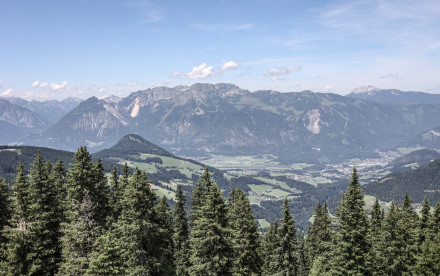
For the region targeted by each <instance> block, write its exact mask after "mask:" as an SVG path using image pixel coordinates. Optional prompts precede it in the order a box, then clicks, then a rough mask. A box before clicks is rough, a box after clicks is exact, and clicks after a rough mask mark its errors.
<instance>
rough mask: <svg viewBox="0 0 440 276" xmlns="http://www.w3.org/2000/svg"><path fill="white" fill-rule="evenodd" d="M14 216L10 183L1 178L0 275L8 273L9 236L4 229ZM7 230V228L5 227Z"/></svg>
mask: <svg viewBox="0 0 440 276" xmlns="http://www.w3.org/2000/svg"><path fill="white" fill-rule="evenodd" d="M11 216H12V201H11V195H10V191H9V187H8V184H6V182H5V181H4V180H3V179H2V178H0V275H4V274H6V270H7V267H6V257H7V247H6V244H7V241H8V239H7V237H6V235H5V233H3V229H5V228H6V227H9V222H10V220H11ZM5 230H6V229H5Z"/></svg>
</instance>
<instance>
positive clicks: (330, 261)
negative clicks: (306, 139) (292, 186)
mask: <svg viewBox="0 0 440 276" xmlns="http://www.w3.org/2000/svg"><path fill="white" fill-rule="evenodd" d="M211 176H212V174H211V173H210V172H209V170H208V168H207V167H206V169H205V171H204V173H203V174H202V176H201V177H200V178H199V179H198V181H197V182H196V183H194V188H193V191H192V194H191V195H185V194H184V193H183V190H182V189H181V187H179V188H178V192H177V194H176V198H175V200H174V203H173V208H170V206H169V205H168V204H169V203H168V202H167V201H166V199H165V198H158V196H157V195H156V194H155V193H154V191H152V189H151V187H150V182H149V180H148V176H147V174H146V172H145V171H142V170H140V169H135V170H132V169H129V167H128V166H127V164H126V165H125V166H124V167H123V169H122V170H118V169H117V168H116V167H115V168H114V169H113V171H112V173H111V175H110V176H109V177H107V176H106V174H105V171H104V168H103V165H102V163H101V161H100V160H98V161H97V162H92V158H91V155H90V154H89V152H88V151H87V149H86V148H85V147H81V148H80V149H78V151H77V152H76V154H75V155H74V158H73V163H72V164H70V169H68V170H67V169H66V164H63V162H62V161H61V160H60V161H59V162H57V163H56V164H51V163H50V162H49V161H46V160H44V159H43V158H42V157H41V155H40V154H38V155H37V156H36V158H35V160H34V162H33V164H32V167H31V169H30V170H29V171H26V170H25V168H24V166H23V165H22V164H20V165H19V167H18V169H17V174H16V178H15V181H14V184H13V185H12V187H9V186H8V185H7V184H6V182H5V181H3V180H0V210H1V213H0V229H2V231H1V232H0V275H183V276H185V275H200V276H206V275H440V203H437V204H436V205H435V208H432V207H431V206H430V203H429V202H428V200H427V198H425V201H424V203H423V206H422V208H421V211H420V212H416V210H415V209H414V208H413V206H412V204H411V199H410V195H408V194H406V195H405V198H404V200H403V204H401V205H398V204H395V203H391V205H390V206H389V208H388V209H387V210H386V211H384V209H383V208H382V207H381V206H380V205H379V201H378V200H377V199H376V202H375V204H374V205H373V208H372V210H371V211H368V212H367V211H365V208H364V207H365V206H364V204H365V203H364V200H363V194H362V190H361V188H360V186H359V178H358V175H357V172H356V169H355V168H354V169H353V173H352V176H351V179H350V180H347V181H349V186H348V188H347V190H346V191H345V192H344V193H343V194H342V197H341V200H340V202H339V205H338V208H337V212H336V213H335V214H330V213H329V211H328V208H327V205H326V203H322V204H321V203H319V204H318V205H317V206H316V209H315V213H314V216H313V222H312V224H311V225H310V226H309V228H308V230H307V231H305V232H302V231H299V230H298V229H297V228H296V226H295V220H294V218H293V216H292V214H291V209H290V208H291V202H290V201H289V200H287V198H286V199H285V200H284V203H283V208H282V212H281V213H280V214H279V219H278V220H275V221H272V222H271V224H270V227H269V228H268V230H267V231H266V232H265V233H261V232H259V231H258V227H257V221H256V219H255V217H254V215H253V213H252V209H251V205H250V201H249V200H248V198H247V196H246V194H245V193H244V192H243V191H242V190H241V189H240V188H233V189H232V190H231V192H230V193H229V195H227V197H226V198H225V197H224V195H223V194H222V191H221V190H220V189H219V188H218V186H217V185H216V183H215V181H214V180H213V179H212V177H211ZM187 199H188V200H187Z"/></svg>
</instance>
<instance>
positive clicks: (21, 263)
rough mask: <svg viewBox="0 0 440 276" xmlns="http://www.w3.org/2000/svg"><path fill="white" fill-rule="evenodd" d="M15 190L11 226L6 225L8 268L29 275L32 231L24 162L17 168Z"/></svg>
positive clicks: (16, 272) (12, 273) (17, 273)
mask: <svg viewBox="0 0 440 276" xmlns="http://www.w3.org/2000/svg"><path fill="white" fill-rule="evenodd" d="M12 190H13V214H12V219H11V223H10V227H6V229H5V235H6V237H7V238H8V244H7V247H8V251H7V264H6V266H7V269H8V275H27V274H28V273H29V269H30V267H31V258H30V253H31V237H32V236H31V233H30V224H29V218H30V212H29V209H30V206H29V205H30V204H29V193H30V189H29V182H28V180H27V178H26V173H25V169H24V166H23V163H21V162H20V164H19V166H18V168H17V174H16V178H15V183H14V185H13V186H12Z"/></svg>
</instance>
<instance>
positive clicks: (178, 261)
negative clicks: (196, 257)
mask: <svg viewBox="0 0 440 276" xmlns="http://www.w3.org/2000/svg"><path fill="white" fill-rule="evenodd" d="M185 204H186V198H185V195H184V194H183V190H182V187H181V186H180V185H179V186H178V187H177V193H176V204H175V205H174V223H173V224H174V234H173V239H174V259H175V266H176V274H177V275H181V276H186V275H189V274H188V267H189V265H190V262H189V242H188V240H189V228H188V221H187V215H186V211H185Z"/></svg>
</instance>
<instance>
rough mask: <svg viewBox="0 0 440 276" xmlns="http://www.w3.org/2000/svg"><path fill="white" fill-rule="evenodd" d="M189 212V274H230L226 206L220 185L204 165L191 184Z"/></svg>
mask: <svg viewBox="0 0 440 276" xmlns="http://www.w3.org/2000/svg"><path fill="white" fill-rule="evenodd" d="M194 195H195V197H193V211H192V213H191V225H192V227H191V238H190V247H191V256H190V260H191V266H190V268H189V274H190V275H228V274H230V270H231V267H230V263H231V260H230V252H231V249H230V245H229V243H228V239H227V236H228V229H227V225H228V223H227V217H226V214H227V207H226V204H225V201H224V199H223V197H222V193H221V191H220V189H219V188H218V187H217V184H216V183H215V181H213V180H211V175H210V173H209V171H208V169H207V168H206V170H205V173H204V174H203V175H202V176H201V178H200V179H199V181H198V183H197V186H196V187H195V188H194Z"/></svg>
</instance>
